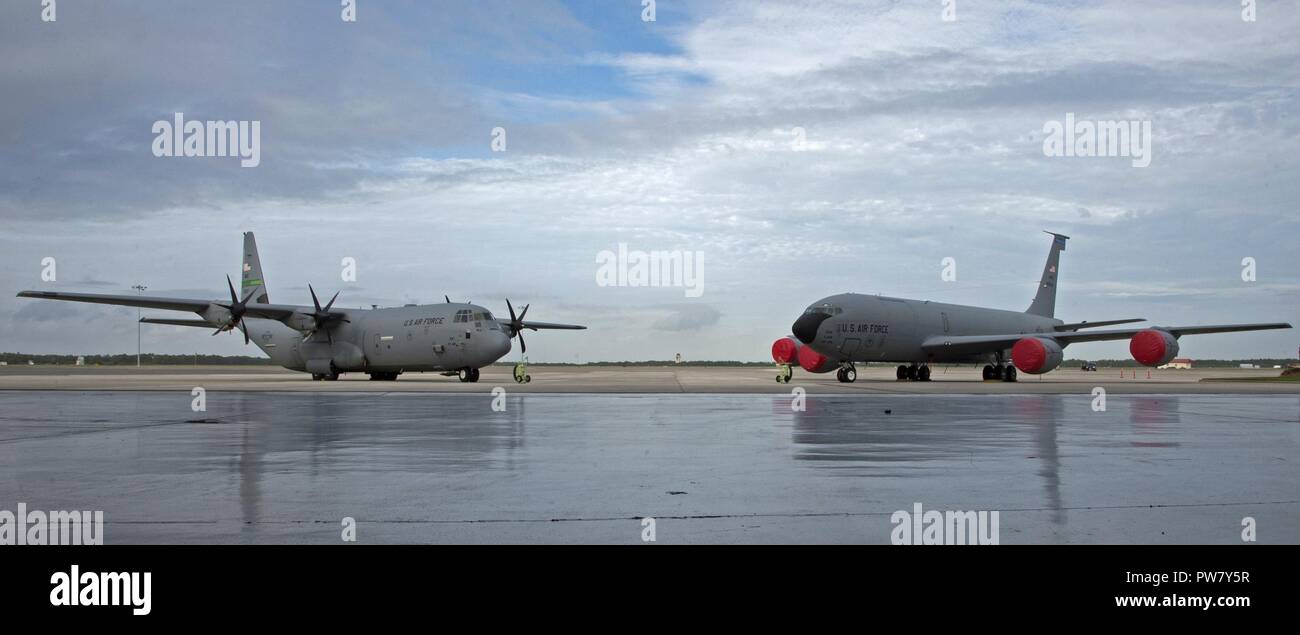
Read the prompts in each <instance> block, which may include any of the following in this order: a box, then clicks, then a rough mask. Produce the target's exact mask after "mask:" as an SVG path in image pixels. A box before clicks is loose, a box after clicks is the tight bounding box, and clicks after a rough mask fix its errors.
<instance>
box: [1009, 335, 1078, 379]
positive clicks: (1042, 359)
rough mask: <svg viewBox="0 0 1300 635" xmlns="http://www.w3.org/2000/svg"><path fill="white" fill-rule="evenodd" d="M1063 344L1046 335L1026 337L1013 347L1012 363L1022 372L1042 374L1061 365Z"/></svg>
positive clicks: (1063, 356) (1063, 355)
mask: <svg viewBox="0 0 1300 635" xmlns="http://www.w3.org/2000/svg"><path fill="white" fill-rule="evenodd" d="M1064 358H1065V354H1064V351H1062V350H1061V345H1060V344H1057V343H1056V341H1055V340H1052V339H1048V338H1046V337H1025V338H1022V339H1021V340H1020V341H1019V342H1016V345H1015V346H1012V347H1011V363H1013V364H1015V365H1016V368H1018V369H1020V372H1022V373H1029V374H1030V375H1041V374H1043V373H1046V372H1049V371H1051V370H1053V369H1055V368H1056V367H1057V366H1060V365H1061V360H1062V359H1064Z"/></svg>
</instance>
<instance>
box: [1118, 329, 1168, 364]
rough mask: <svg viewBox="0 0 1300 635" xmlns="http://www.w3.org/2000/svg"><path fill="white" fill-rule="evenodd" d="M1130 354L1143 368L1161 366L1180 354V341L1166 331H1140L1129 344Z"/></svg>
mask: <svg viewBox="0 0 1300 635" xmlns="http://www.w3.org/2000/svg"><path fill="white" fill-rule="evenodd" d="M1128 352H1129V354H1131V355H1132V356H1133V359H1135V360H1137V363H1139V364H1142V365H1143V366H1159V365H1161V364H1164V363H1166V362H1168V361H1169V360H1171V359H1173V358H1174V355H1177V354H1178V340H1176V339H1174V336H1173V335H1170V334H1169V333H1166V332H1165V331H1160V330H1156V329H1147V330H1145V331H1138V332H1137V333H1135V334H1134V335H1133V339H1131V340H1129V342H1128Z"/></svg>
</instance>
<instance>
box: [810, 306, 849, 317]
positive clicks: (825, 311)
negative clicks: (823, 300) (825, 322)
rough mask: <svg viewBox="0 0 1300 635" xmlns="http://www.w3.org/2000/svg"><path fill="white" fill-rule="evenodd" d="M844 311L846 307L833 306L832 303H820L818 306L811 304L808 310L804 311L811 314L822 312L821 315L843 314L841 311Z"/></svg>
mask: <svg viewBox="0 0 1300 635" xmlns="http://www.w3.org/2000/svg"><path fill="white" fill-rule="evenodd" d="M843 312H844V309H843V308H842V307H838V306H832V305H830V304H819V305H817V306H810V307H808V310H807V311H804V313H806V314H810V315H814V314H820V315H839V314H841V313H843Z"/></svg>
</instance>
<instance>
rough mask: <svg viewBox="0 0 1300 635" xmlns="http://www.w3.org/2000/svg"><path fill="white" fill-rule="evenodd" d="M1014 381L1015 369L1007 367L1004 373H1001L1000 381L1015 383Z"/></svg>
mask: <svg viewBox="0 0 1300 635" xmlns="http://www.w3.org/2000/svg"><path fill="white" fill-rule="evenodd" d="M1015 380H1016V367H1015V366H1007V368H1006V371H1004V372H1003V373H1002V381H1015Z"/></svg>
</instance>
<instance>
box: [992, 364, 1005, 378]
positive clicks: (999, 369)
mask: <svg viewBox="0 0 1300 635" xmlns="http://www.w3.org/2000/svg"><path fill="white" fill-rule="evenodd" d="M1006 370H1007V369H1006V367H1005V366H1002V365H997V366H994V367H993V378H994V379H1002V378H1003V377H1004V376H1005V375H1006Z"/></svg>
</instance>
